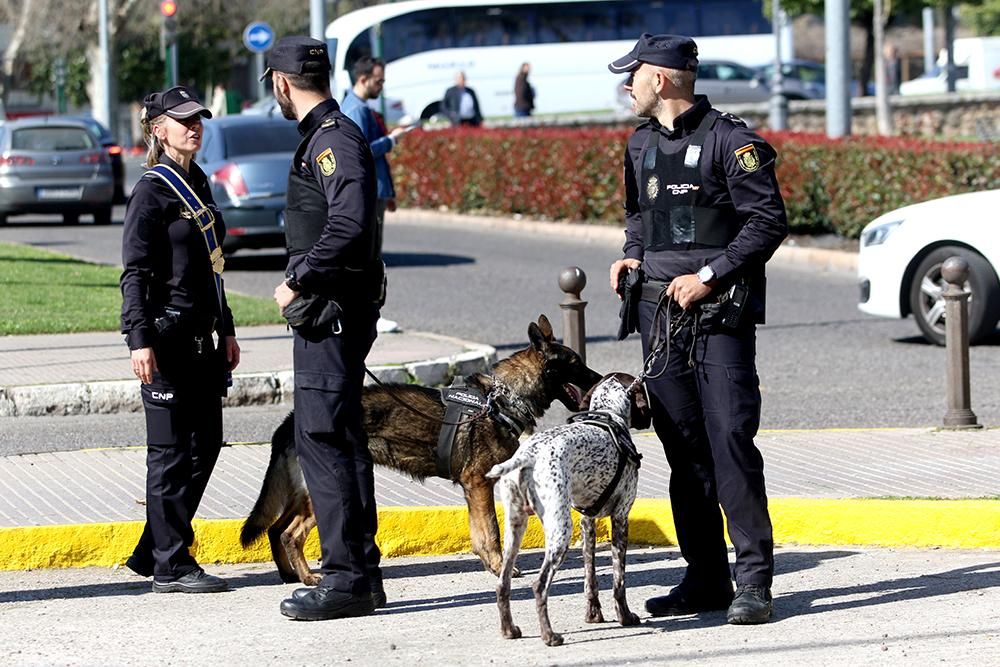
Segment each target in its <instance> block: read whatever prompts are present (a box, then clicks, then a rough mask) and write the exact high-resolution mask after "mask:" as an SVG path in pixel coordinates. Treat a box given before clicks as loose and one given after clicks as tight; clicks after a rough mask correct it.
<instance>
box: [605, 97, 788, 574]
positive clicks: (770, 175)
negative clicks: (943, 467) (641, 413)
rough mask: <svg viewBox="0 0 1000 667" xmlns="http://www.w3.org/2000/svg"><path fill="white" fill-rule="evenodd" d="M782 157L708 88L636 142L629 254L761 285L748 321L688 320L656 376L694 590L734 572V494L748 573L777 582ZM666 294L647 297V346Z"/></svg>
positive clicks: (741, 557)
mask: <svg viewBox="0 0 1000 667" xmlns="http://www.w3.org/2000/svg"><path fill="white" fill-rule="evenodd" d="M774 160H775V153H774V150H773V149H772V148H771V147H770V146H769V145H768V144H767V143H766V142H765V141H764V140H763V139H761V138H760V137H759V136H758V135H756V134H754V133H753V132H751V131H750V130H749V129H747V127H746V125H745V124H744V123H743V122H742V121H740V120H739V119H737V118H735V117H733V116H729V115H727V114H722V113H720V112H718V111H716V110H714V109H712V108H711V105H710V104H709V102H708V100H707V99H706V98H705V97H704V96H697V97H696V98H695V104H694V106H692V107H691V108H690V109H688V110H687V111H686V112H685V113H683V114H681V115H680V116H678V117H677V118H676V119H675V121H674V128H673V129H667V128H664V127H662V126H661V125H660V124H659V123H658V122H657V121H656V120H655V119H651V120H649V121H647V122H646V123H644V124H642V125H641V126H639V128H637V130H636V131H635V133H634V134H633V136H632V137H631V139H630V140H629V143H628V154H627V157H626V160H625V192H626V204H625V208H626V227H627V229H626V233H625V236H626V240H625V245H624V253H625V257H627V258H634V259H639V260H642V266H643V270H644V272H645V274H646V277H647V279H649V280H655V281H662V282H669V281H670V280H672V279H673V278H675V277H677V276H680V275H687V274H693V273H697V272H698V271H699V269H701V268H702V267H703V266H705V265H709V266H711V268H712V269H713V271H714V274H715V278H716V281H717V282H716V283H714V284H715V287H714V290H713V297H716V296H718V295H719V294H720V293H722V292H724V291H726V290H727V289H728V288H730V287H731V286H732V285H733V284H734V283H736V282H737V281H739V282H742V283H744V284H746V285H747V286H748V287H749V292H750V296H749V298H748V299H747V303H746V306H745V308H744V312H743V315H742V319H741V320H740V323H739V325H738V326H736V327H735V328H728V327H721V328H718V330H714V331H712V332H705V331H698V332H697V333H696V332H695V330H694V329H693V328H692V327H691V326H685V327H682V328H681V329H680V330H679V332H677V334H676V335H675V336H674V337H673V338H672V340H671V342H670V346H669V355H668V354H667V353H666V352H664V353H663V355H661V357H660V360H661V362H660V363H657V364H656V365H655V367H654V369H653V372H652V373H651V375H653V376H655V375H657V374H659V373H660V371H661V370H663V366H664V363H663V357H666V369H665V371H664V372H663V373H662V375H660V376H659V377H657V378H655V379H652V378H650V379H647V381H646V387H647V389H648V391H649V393H650V395H651V396H650V397H651V399H652V400H651V404H652V409H653V425H654V428H655V430H656V433H657V435H658V436H659V438H660V441H661V442H662V443H663V448H664V451H665V453H666V456H667V460H668V462H669V464H670V469H671V476H670V499H671V509H672V512H673V516H674V524H675V527H676V530H677V538H678V543H679V546H680V548H681V553H682V555H683V556H684V558H685V560H686V561H687V562H688V571H687V573H686V575H685V580H684V582H685V585H686V586H689V587H692V588H693V589H694V590H699V589H701V590H719V589H720V587H722V586H726V587H728V586H730V585H731V584H730V583H729V582H730V573H729V566H728V557H727V550H726V544H725V540H724V539H723V522H722V516H721V514H720V512H719V505H720V504H721V505H722V509H723V510H724V511H725V515H726V519H727V521H728V527H729V537H730V540H731V541H732V543H733V545H734V546H735V549H736V566H735V570H734V574H735V578H736V583H737V584H738V585H749V584H756V585H761V586H765V587H770V585H771V579H772V577H773V573H774V558H773V538H772V531H771V521H770V518H769V515H768V511H767V496H766V494H765V489H764V472H763V462H762V459H761V455H760V452H759V451H758V449H757V447H756V446H755V445H754V441H753V439H754V436H755V434H756V433H757V428H758V425H759V421H760V402H761V401H760V390H759V381H758V378H757V371H756V365H755V356H756V349H755V344H756V343H755V341H756V324H758V323H763V322H764V285H765V283H764V263H765V262H766V261H767V260H768V259H769V258H770V256H771V255H772V254H773V252H774V250H775V249H776V248H777V247H778V245H779V244H780V243H781V241H782V239H783V238H784V237H785V235H786V234H787V220H786V217H785V210H784V204H783V202H782V199H781V194H780V191H779V189H778V184H777V181H776V179H775V175H774ZM656 308H657V306H656V304H655V303H652V302H650V301H642V302H640V304H639V323H640V332H641V334H642V341H643V354H644V356H645V355H648V354H649V353H650V339H651V335H652V334H653V331H652V329H653V326H654V313H655V311H656ZM658 324H662V323H660V322H658ZM663 328H664V329H665V326H664V327H663ZM663 333H665V331H662V330H661V334H663ZM689 361H690V362H693V365H691V364H689Z"/></svg>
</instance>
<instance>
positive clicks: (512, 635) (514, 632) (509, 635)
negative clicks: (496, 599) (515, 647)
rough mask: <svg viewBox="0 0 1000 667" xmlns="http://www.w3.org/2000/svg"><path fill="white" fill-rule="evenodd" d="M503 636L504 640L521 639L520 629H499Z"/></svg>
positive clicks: (514, 626) (513, 626)
mask: <svg viewBox="0 0 1000 667" xmlns="http://www.w3.org/2000/svg"><path fill="white" fill-rule="evenodd" d="M501 632H502V633H503V636H504V637H505V638H506V639H520V638H521V628H519V627H517V626H516V625H512V626H510V628H503V629H501Z"/></svg>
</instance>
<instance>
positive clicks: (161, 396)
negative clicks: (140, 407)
mask: <svg viewBox="0 0 1000 667" xmlns="http://www.w3.org/2000/svg"><path fill="white" fill-rule="evenodd" d="M149 395H150V396H152V397H153V398H155V399H156V400H158V401H169V400H171V399H172V398H173V397H174V395H173V393H172V392H167V393H163V392H160V391H151V392H149Z"/></svg>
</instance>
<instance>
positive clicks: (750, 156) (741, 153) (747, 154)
mask: <svg viewBox="0 0 1000 667" xmlns="http://www.w3.org/2000/svg"><path fill="white" fill-rule="evenodd" d="M733 154H734V155H735V156H736V162H737V163H739V165H740V169H742V170H743V171H757V170H758V169H760V156H759V155H757V148H756V147H755V146H754V145H753V144H747V145H746V146H744V147H743V148H737V149H736V150H735V151H734V152H733Z"/></svg>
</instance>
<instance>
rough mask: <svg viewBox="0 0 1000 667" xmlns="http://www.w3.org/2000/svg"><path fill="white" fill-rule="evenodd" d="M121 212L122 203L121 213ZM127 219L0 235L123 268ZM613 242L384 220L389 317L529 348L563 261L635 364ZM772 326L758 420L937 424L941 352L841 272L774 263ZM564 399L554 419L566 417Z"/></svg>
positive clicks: (992, 354) (762, 337)
mask: <svg viewBox="0 0 1000 667" xmlns="http://www.w3.org/2000/svg"><path fill="white" fill-rule="evenodd" d="M122 213H123V212H122V210H121V209H120V207H119V210H116V215H115V220H116V221H120V220H121V217H122ZM120 238H121V226H120V224H115V225H112V226H110V227H95V226H92V225H87V224H84V225H79V226H65V225H62V224H57V223H53V222H49V221H45V220H43V219H37V220H35V219H33V220H28V221H26V222H25V221H15V222H14V223H12V224H11V225H9V226H8V227H7V228H5V229H3V230H2V231H0V239H5V240H11V241H20V242H25V243H31V244H33V245H38V246H41V247H46V248H49V249H52V250H58V251H62V252H67V253H70V254H73V255H77V256H80V257H85V258H88V259H91V260H94V261H98V262H104V263H108V264H118V262H119V261H120V260H119V253H120ZM618 252H619V248H618V247H617V244H607V243H598V242H593V241H586V240H581V239H578V238H572V237H568V236H566V235H565V234H564V233H561V232H560V233H555V234H551V235H550V234H525V233H518V232H506V231H498V230H488V229H482V228H479V227H475V226H470V227H468V228H462V227H458V226H452V225H429V224H417V223H414V222H407V221H405V220H401V221H398V222H390V223H389V224H388V226H387V232H386V241H385V258H386V262H387V264H388V266H389V301H388V303H387V305H386V307H385V309H384V311H383V315H384V316H385V317H388V318H390V319H394V320H397V321H398V322H399V323H400V324H401V325H402V327H404V328H405V329H410V330H415V331H432V332H436V333H442V334H448V335H452V336H457V337H459V338H464V339H468V340H473V341H478V342H483V343H488V344H491V345H493V346H495V347H497V349H498V351H499V353H500V354H501V355H504V354H509V353H511V352H513V351H514V350H516V349H519V348H521V347H523V346H525V345H526V344H527V340H528V339H527V326H528V323H529V322H530V321H533V320H534V319H535V318H537V316H538V315H539V314H540V313H545V314H547V315H548V316H549V318H550V319H551V320H552V322H553V325H554V326H555V329H556V332H557V335H558V334H559V332H560V331H561V330H562V321H561V311H560V309H559V306H558V304H559V302H560V301H561V300H562V298H563V293H562V292H561V290H560V289H559V287H558V283H557V280H558V276H559V272H560V270H561V269H562V268H564V267H567V266H579V267H581V268H582V269H583V270H584V271H585V273H586V274H587V276H588V285H587V287H586V289H585V290H584V291H583V297H584V299H586V300H587V301H588V302H589V303H588V305H587V309H586V313H587V338H588V341H587V355H588V363H589V364H590V365H591V366H592V367H593V368H594V369H596V370H598V371H601V372H604V371H608V370H612V369H614V370H625V371H628V372H632V373H636V372H637V371H638V370H639V367H640V352H639V342H638V339H637V338H636V337H635V336H633V337H632V338H630V339H629V340H627V341H625V342H620V343H619V342H617V341H615V340H614V335H615V331H616V327H617V312H618V303H617V298H616V297H615V296H614V295H613V294H611V292H610V290H609V289H608V288H607V286H606V284H607V278H606V276H607V267H608V265H609V263H610V261H611V260H612V259H613V258H615V257H616V256H617V254H618ZM283 269H284V257H283V254H282V253H281V252H271V251H253V252H241V253H237V254H236V255H235V256H234V257H232V258H230V260H229V261H228V262H227V265H226V281H227V286H228V288H229V289H231V290H236V291H239V292H243V293H247V294H255V295H259V296H264V297H269V296H270V295H271V292H272V290H273V288H274V286H275V285H276V284H277V283H278V282H279V281H280V280H281V276H282V273H283ZM768 276H769V279H768V323H767V325H766V326H763V327H761V328H760V329H759V331H758V368H759V372H760V376H761V384H762V393H763V396H764V407H763V415H762V428H768V429H776V428H860V427H894V426H898V427H902V426H906V427H913V426H934V425H937V424H939V423H940V422H941V419H942V417H943V415H944V412H945V390H944V375H945V356H944V350H943V348H938V347H935V346H931V345H928V344H926V343H924V342H923V340H922V339H921V338H919V337H918V336H917V335H916V326H915V324H914V323H913V322H912V321H911V320H900V321H896V320H885V319H879V318H873V317H869V316H866V315H863V314H862V313H860V312H859V311H858V310H857V308H856V291H857V289H856V285H855V278H854V276H853V275H852V274H850V273H847V272H829V271H819V270H816V269H814V268H812V267H804V266H798V267H793V266H783V265H779V264H776V263H772V265H771V266H770V267H769V272H768ZM998 347H1000V336H995V337H994V338H993V339H992V340H991V341H990V342H989V343H988V344H986V345H980V346H978V347H975V348H973V349H972V351H971V374H972V407H973V410H974V411H975V412H976V414H977V415H978V417H979V421H980V423H982V424H985V425H987V426H1000V354H998V353H997V352H998ZM284 411H285V408H282V407H267V408H241V409H233V410H229V411H228V412H227V418H226V424H227V426H226V437H227V439H228V440H230V441H258V440H267V439H269V437H270V433H271V431H272V429H273V428H274V425H275V424H276V423H277V422H278V421H279V420H280V418H281V416H282V414H283V413H284ZM560 411H561V407H560V408H559V409H558V410H555V411H553V413H552V414H551V416H550V417H549V418H548V419H547V421H546V423H556V422H558V421H559V420H560V419H562V417H563V416H564V413H561V412H560ZM142 437H143V427H142V418H141V415H105V416H92V417H58V418H30V419H27V418H26V419H11V420H6V421H5V423H3V424H2V428H0V453H12V452H15V451H51V450H55V449H75V448H78V447H82V446H114V445H126V444H132V445H135V444H141V439H142Z"/></svg>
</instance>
